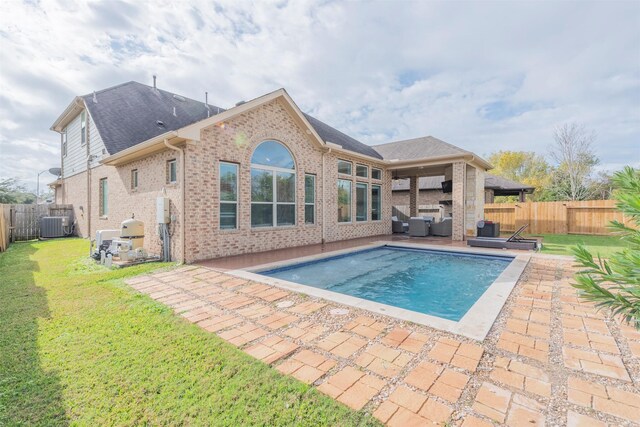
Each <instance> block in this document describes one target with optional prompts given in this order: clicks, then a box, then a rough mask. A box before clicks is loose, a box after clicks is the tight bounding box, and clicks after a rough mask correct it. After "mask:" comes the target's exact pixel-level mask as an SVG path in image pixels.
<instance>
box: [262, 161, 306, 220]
mask: <svg viewBox="0 0 640 427" xmlns="http://www.w3.org/2000/svg"><path fill="white" fill-rule="evenodd" d="M292 157H293V156H292ZM251 169H252V170H253V169H259V170H264V171H267V172H271V179H272V180H273V183H272V184H271V185H272V194H271V197H272V198H273V201H271V202H254V201H253V200H251V204H252V205H254V204H255V205H273V208H272V209H273V212H272V216H273V220H272V223H271V225H253V221H251V228H254V229H263V228H272V227H273V228H275V227H278V228H280V227H295V225H296V216H297V215H296V199H297V197H296V196H297V194H296V193H297V191H296V190H297V188H296V187H297V185H296V186H295V187H294V191H293V202H278V181H277V179H278V178H277V175H278V172H283V173H290V174H293V181H294V184H296V179H297V175H296V170H295V169H285V168H280V167H276V166H265V165H258V164H253V163H252V164H251ZM251 179H253V176H252V177H251ZM278 205H283V206H284V205H293V224H287V225H278Z"/></svg>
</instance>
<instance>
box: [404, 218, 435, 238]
mask: <svg viewBox="0 0 640 427" xmlns="http://www.w3.org/2000/svg"><path fill="white" fill-rule="evenodd" d="M429 225H430V221H429V220H426V219H424V218H423V217H417V218H409V235H410V236H412V237H426V236H428V235H429Z"/></svg>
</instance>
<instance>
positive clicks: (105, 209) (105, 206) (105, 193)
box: [100, 178, 109, 216]
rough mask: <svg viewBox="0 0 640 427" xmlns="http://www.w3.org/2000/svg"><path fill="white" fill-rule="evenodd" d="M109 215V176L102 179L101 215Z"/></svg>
mask: <svg viewBox="0 0 640 427" xmlns="http://www.w3.org/2000/svg"><path fill="white" fill-rule="evenodd" d="M107 215H109V184H108V182H107V178H102V179H101V180H100V216H107Z"/></svg>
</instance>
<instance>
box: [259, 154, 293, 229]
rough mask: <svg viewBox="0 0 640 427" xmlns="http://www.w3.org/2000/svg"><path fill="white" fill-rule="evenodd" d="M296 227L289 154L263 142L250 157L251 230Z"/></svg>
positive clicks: (291, 159) (291, 160) (291, 164)
mask: <svg viewBox="0 0 640 427" xmlns="http://www.w3.org/2000/svg"><path fill="white" fill-rule="evenodd" d="M295 223H296V171H295V162H294V161H293V156H292V155H291V152H290V151H289V150H288V149H287V147H285V146H284V145H282V144H281V143H279V142H277V141H264V142H262V143H261V144H260V145H258V146H257V147H256V149H255V151H254V152H253V156H251V227H277V226H287V225H289V226H291V225H295Z"/></svg>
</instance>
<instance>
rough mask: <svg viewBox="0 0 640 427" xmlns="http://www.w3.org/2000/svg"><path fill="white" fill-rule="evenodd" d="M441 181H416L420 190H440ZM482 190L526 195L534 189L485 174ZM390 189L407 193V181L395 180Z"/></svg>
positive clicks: (433, 178)
mask: <svg viewBox="0 0 640 427" xmlns="http://www.w3.org/2000/svg"><path fill="white" fill-rule="evenodd" d="M442 181H444V176H423V177H420V179H419V180H418V185H419V187H420V190H441V189H442ZM484 188H488V189H492V190H497V191H503V190H504V191H515V192H518V191H525V192H527V193H530V192H533V190H535V187H532V186H529V185H525V184H521V183H519V182H516V181H512V180H510V179H507V178H503V177H501V176H496V175H491V174H485V177H484ZM391 189H392V190H393V191H407V190H409V180H408V179H395V180H393V183H392V185H391Z"/></svg>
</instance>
